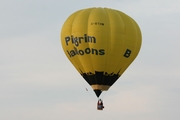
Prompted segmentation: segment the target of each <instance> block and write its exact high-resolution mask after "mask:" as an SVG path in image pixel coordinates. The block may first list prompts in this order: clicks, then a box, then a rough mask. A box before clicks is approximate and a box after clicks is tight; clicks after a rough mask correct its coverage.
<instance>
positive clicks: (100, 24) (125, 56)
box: [61, 8, 142, 97]
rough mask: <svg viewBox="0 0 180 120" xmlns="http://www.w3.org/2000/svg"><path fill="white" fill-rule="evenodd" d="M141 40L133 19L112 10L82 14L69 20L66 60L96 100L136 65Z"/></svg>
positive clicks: (65, 32)
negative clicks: (91, 90) (127, 70)
mask: <svg viewBox="0 0 180 120" xmlns="http://www.w3.org/2000/svg"><path fill="white" fill-rule="evenodd" d="M141 39H142V38H141V31H140V28H139V27H138V25H137V23H136V22H135V21H134V20H133V19H132V18H131V17H129V16H128V15H126V14H125V13H123V12H120V11H118V10H114V9H109V8H88V9H83V10H79V11H77V12H75V13H73V14H72V15H70V16H69V17H68V19H67V20H66V21H65V23H64V25H63V27H62V31H61V43H62V46H63V50H64V52H65V54H66V56H67V57H68V59H69V60H70V61H71V63H72V64H73V65H74V67H75V68H76V69H77V71H78V72H79V73H80V74H81V75H82V77H83V78H84V79H85V80H86V81H87V83H88V84H89V85H91V87H92V88H93V90H94V91H95V93H96V95H97V97H99V96H100V94H101V92H102V91H106V90H108V89H109V88H110V87H111V86H112V85H113V84H114V83H115V82H116V80H117V79H118V78H119V77H120V76H121V75H122V74H123V72H124V71H125V70H126V69H127V67H128V66H129V65H130V64H131V63H132V62H133V60H134V59H135V58H136V56H137V54H138V52H139V50H140V47H141Z"/></svg>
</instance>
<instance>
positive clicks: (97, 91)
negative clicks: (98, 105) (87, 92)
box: [94, 90, 102, 97]
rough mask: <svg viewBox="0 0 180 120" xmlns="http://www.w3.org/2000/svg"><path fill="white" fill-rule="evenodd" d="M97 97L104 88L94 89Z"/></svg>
mask: <svg viewBox="0 0 180 120" xmlns="http://www.w3.org/2000/svg"><path fill="white" fill-rule="evenodd" d="M94 92H95V94H96V96H97V97H99V96H100V95H101V93H102V90H94Z"/></svg>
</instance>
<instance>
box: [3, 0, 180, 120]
mask: <svg viewBox="0 0 180 120" xmlns="http://www.w3.org/2000/svg"><path fill="white" fill-rule="evenodd" d="M90 7H108V8H112V9H117V10H120V11H122V12H124V13H126V14H128V15H129V16H131V17H132V18H133V19H134V20H135V21H136V22H137V23H138V25H139V26H140V28H141V31H142V38H143V39H142V47H141V50H140V53H139V55H138V57H137V58H136V59H135V61H134V62H133V63H132V64H131V66H130V67H129V68H128V69H127V70H126V72H125V73H124V74H123V75H122V76H121V78H119V79H118V81H117V82H116V83H115V84H114V85H113V86H112V87H111V88H110V89H109V91H108V92H106V93H105V94H103V95H102V99H103V101H104V105H105V109H104V110H103V111H97V110H96V103H97V98H96V96H95V94H94V92H93V91H92V89H91V87H89V85H88V84H87V83H86V82H85V81H84V79H83V78H82V77H81V76H80V75H79V73H78V72H77V71H76V70H75V68H74V67H73V66H72V64H71V63H70V62H69V61H68V59H67V58H66V56H65V54H64V53H63V50H62V47H61V44H60V31H61V28H62V25H63V23H64V21H65V20H66V19H67V17H68V16H69V15H70V14H72V13H73V12H75V11H77V10H80V9H83V8H90ZM179 45H180V1H179V0H99V1H97V0H71V1H70V0H1V2H0V119H1V120H92V119H94V120H96V119H103V120H120V119H121V120H179V119H180V116H179V111H180V103H179V102H180V87H179V86H180V63H179V61H180V52H179V51H180V48H179ZM86 89H88V91H87V90H86Z"/></svg>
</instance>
